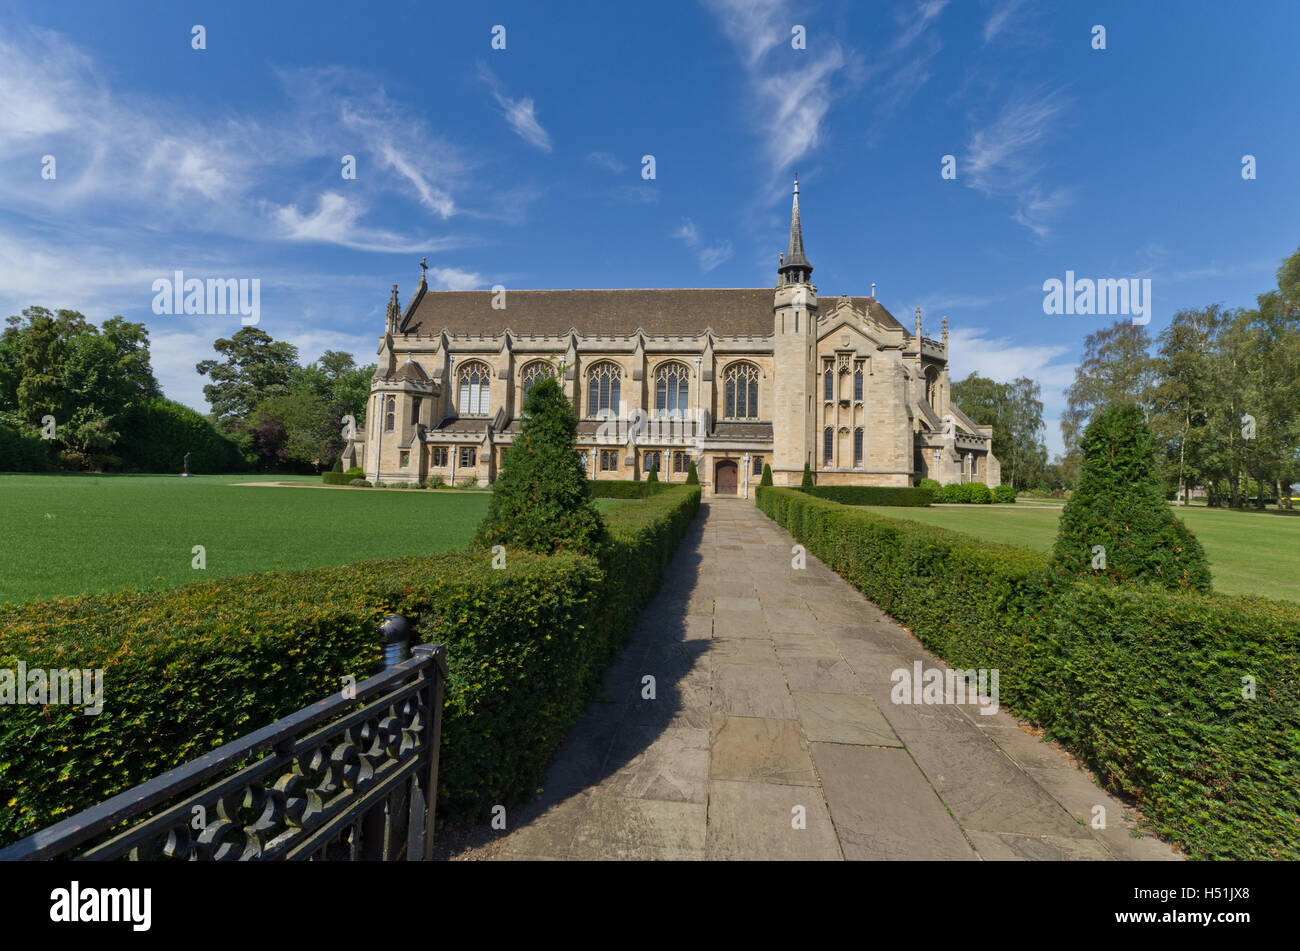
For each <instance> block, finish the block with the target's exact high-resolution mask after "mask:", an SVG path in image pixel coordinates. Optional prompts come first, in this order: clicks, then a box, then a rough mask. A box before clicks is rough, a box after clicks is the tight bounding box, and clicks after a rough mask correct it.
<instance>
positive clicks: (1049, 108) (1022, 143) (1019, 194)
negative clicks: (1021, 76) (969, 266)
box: [957, 90, 1071, 237]
mask: <svg viewBox="0 0 1300 951" xmlns="http://www.w3.org/2000/svg"><path fill="white" fill-rule="evenodd" d="M1068 106H1069V102H1068V101H1067V100H1066V99H1065V97H1064V95H1063V94H1062V93H1061V92H1060V90H1055V91H1042V90H1038V91H1034V92H1030V93H1023V94H1020V95H1018V96H1015V97H1014V98H1012V99H1009V100H1007V101H1006V102H1004V103H1003V104H1002V106H1001V108H1000V110H999V112H998V114H997V115H996V116H995V117H994V118H993V120H992V121H990V122H988V123H987V124H985V125H983V126H982V127H981V128H978V129H976V130H975V132H974V133H973V134H972V135H971V138H970V141H969V142H968V143H967V146H966V151H965V154H964V155H963V157H962V160H961V162H960V163H959V165H958V175H957V177H958V180H960V181H964V182H965V183H966V185H967V186H968V187H970V188H974V189H976V190H977V191H979V192H981V193H983V194H984V195H987V196H989V197H996V198H1004V199H1005V198H1012V199H1014V201H1015V209H1014V211H1013V212H1012V215H1011V217H1012V219H1013V220H1014V221H1016V222H1018V223H1019V224H1022V225H1024V226H1025V227H1026V228H1029V229H1030V230H1031V231H1033V232H1034V233H1035V234H1037V235H1038V236H1039V237H1043V236H1045V235H1047V234H1048V233H1049V231H1050V222H1051V221H1052V219H1054V218H1055V217H1056V215H1057V214H1058V213H1059V212H1060V211H1061V210H1062V209H1063V208H1065V207H1066V206H1068V205H1069V203H1070V200H1071V192H1070V189H1068V188H1066V187H1061V186H1058V187H1047V186H1045V185H1043V184H1041V183H1039V182H1038V181H1037V178H1038V176H1039V174H1040V173H1041V171H1042V165H1041V156H1040V148H1039V147H1040V145H1041V144H1042V143H1043V142H1044V140H1045V139H1047V138H1049V137H1050V136H1051V134H1052V133H1053V132H1054V126H1055V123H1056V121H1057V120H1058V119H1059V118H1060V117H1061V115H1062V114H1063V113H1064V112H1065V110H1066V109H1067V107H1068Z"/></svg>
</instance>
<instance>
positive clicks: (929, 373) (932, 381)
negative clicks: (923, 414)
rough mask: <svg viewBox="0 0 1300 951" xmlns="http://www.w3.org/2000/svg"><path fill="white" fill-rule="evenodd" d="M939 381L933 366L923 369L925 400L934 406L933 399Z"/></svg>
mask: <svg viewBox="0 0 1300 951" xmlns="http://www.w3.org/2000/svg"><path fill="white" fill-rule="evenodd" d="M938 389H939V381H938V378H937V377H936V376H935V373H934V368H933V367H930V368H929V369H927V370H926V371H925V401H926V402H927V403H929V404H930V406H931V407H934V406H935V405H936V404H935V400H936V399H937V398H938V395H939V394H938Z"/></svg>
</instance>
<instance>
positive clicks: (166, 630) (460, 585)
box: [0, 486, 700, 843]
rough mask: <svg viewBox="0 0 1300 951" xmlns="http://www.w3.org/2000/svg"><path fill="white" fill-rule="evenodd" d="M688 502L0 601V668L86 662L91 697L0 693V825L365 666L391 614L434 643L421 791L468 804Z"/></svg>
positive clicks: (460, 809) (547, 711)
mask: <svg viewBox="0 0 1300 951" xmlns="http://www.w3.org/2000/svg"><path fill="white" fill-rule="evenodd" d="M699 504H700V491H699V489H698V488H695V489H688V488H685V487H680V486H677V487H673V488H672V489H669V490H666V491H665V492H663V493H662V494H660V495H658V496H657V497H656V498H654V499H649V500H647V501H646V502H645V504H644V505H636V506H623V507H620V509H625V510H620V511H616V512H611V513H610V516H609V526H610V538H609V542H608V547H607V549H606V550H605V551H604V552H602V553H601V555H600V556H599V557H595V558H593V557H588V556H577V555H563V554H562V555H555V556H551V557H542V556H536V555H527V554H523V553H508V556H507V566H506V568H504V569H501V570H492V569H491V568H490V567H489V566H490V563H491V557H492V556H491V554H490V552H480V551H468V552H444V553H440V554H437V555H431V556H409V557H405V558H395V559H385V560H380V561H369V562H359V563H357V564H354V565H346V566H341V567H327V568H316V569H309V570H306V571H294V572H269V573H263V574H255V575H247V576H243V577H239V578H233V579H223V580H220V581H211V582H196V583H192V584H187V585H182V586H180V587H178V588H173V589H170V590H165V591H149V592H144V591H135V590H128V591H122V592H116V593H111V594H99V595H90V596H85V597H76V598H62V599H56V600H51V601H32V602H26V603H24V604H17V605H15V604H3V605H0V668H10V669H12V668H14V667H16V665H17V662H18V661H19V660H22V661H25V662H26V664H27V667H28V669H36V668H83V669H84V668H90V669H94V668H103V669H104V671H105V678H106V686H105V696H104V702H105V706H104V710H103V712H102V713H101V714H100V715H98V716H86V715H85V714H84V713H83V711H82V709H81V708H80V707H76V708H73V707H68V706H50V707H48V708H46V709H45V710H44V711H43V710H42V708H40V707H35V706H25V705H20V706H7V707H5V712H4V716H3V717H0V843H5V842H9V841H13V840H15V839H17V838H20V837H22V836H24V835H27V834H30V833H31V832H33V831H35V830H37V829H39V828H41V827H43V826H45V825H48V824H50V823H52V822H55V821H57V820H59V819H61V818H65V817H66V816H67V815H69V814H71V813H73V812H75V811H78V810H80V809H84V808H87V807H88V806H91V805H93V804H95V803H97V802H100V801H102V800H103V799H105V798H107V797H109V796H112V795H114V794H116V793H118V792H121V791H123V790H125V789H127V788H129V787H131V786H133V785H135V784H137V783H140V782H143V781H144V780H146V779H149V778H151V777H153V776H156V775H158V774H159V773H161V772H163V771H165V770H168V769H171V768H174V767H176V766H179V765H181V764H183V763H185V762H188V761H189V760H191V759H193V758H195V757H197V756H199V755H201V754H203V753H205V752H207V751H208V750H211V749H213V748H215V747H217V746H219V745H221V744H223V743H226V742H229V741H231V740H234V739H236V738H238V737H239V736H242V735H244V734H246V733H248V732H250V731H252V730H254V729H257V728H258V727H261V726H264V725H266V724H267V723H270V722H272V721H273V720H275V719H277V718H279V717H282V716H285V715H286V714H288V713H291V712H293V711H295V710H298V709H300V708H302V707H304V706H306V705H307V704H309V703H311V702H313V701H316V700H318V699H320V698H321V697H323V696H326V695H328V694H330V693H332V692H334V691H335V690H338V689H339V688H340V686H341V685H342V683H343V680H342V678H343V677H344V676H345V675H352V676H354V677H356V678H357V680H361V679H363V678H364V677H366V676H369V675H371V674H373V673H374V672H376V671H377V670H378V669H379V668H380V667H381V665H382V661H381V652H382V645H381V644H380V640H379V638H378V636H377V634H376V629H377V627H378V625H379V623H380V622H381V620H382V619H383V617H384V615H386V614H389V613H393V612H397V613H400V614H404V615H406V616H407V617H408V618H410V619H411V621H412V622H413V626H414V629H415V631H416V635H417V638H418V639H419V640H422V641H431V642H435V643H445V644H446V645H447V659H448V664H449V666H450V669H451V676H450V679H449V681H448V685H447V694H446V705H445V708H444V713H443V737H442V752H441V765H440V773H439V809H440V811H441V812H442V813H443V814H445V815H447V816H453V817H462V818H468V817H482V816H485V815H486V814H487V812H488V810H489V809H490V808H491V806H492V805H494V804H497V803H510V802H512V801H515V800H517V799H519V798H520V797H522V796H523V795H525V794H527V793H529V792H531V791H532V790H533V789H535V788H536V784H537V782H538V781H539V780H540V778H541V776H542V773H543V771H544V770H545V767H546V765H547V763H548V762H549V761H550V759H551V757H552V756H553V755H554V753H555V752H556V750H558V749H559V746H560V744H561V743H562V742H563V740H564V737H565V735H566V733H567V731H568V729H569V727H570V726H571V725H572V724H573V723H574V722H575V721H576V720H577V718H578V717H579V715H580V714H581V712H582V709H583V705H584V703H585V702H586V700H587V699H588V698H589V697H590V696H591V695H592V694H593V693H594V691H595V689H596V687H597V685H598V683H599V679H600V676H601V673H602V671H603V669H604V667H605V666H606V665H607V663H608V661H609V660H611V659H612V657H613V656H614V655H615V653H616V652H617V650H618V649H619V648H620V647H621V646H622V644H623V642H624V640H625V638H626V637H627V636H628V634H629V632H630V631H631V629H632V627H633V622H634V621H635V618H636V615H637V614H638V613H639V611H640V610H641V608H642V607H643V606H644V604H645V602H646V601H647V600H648V599H649V597H650V595H651V594H653V592H654V591H655V590H656V589H657V588H658V586H659V584H660V583H661V581H662V578H663V568H664V566H665V565H666V564H667V563H668V560H669V559H670V558H671V557H672V554H673V552H674V551H675V549H676V547H677V545H678V544H679V542H680V541H681V539H682V538H683V537H684V536H685V534H686V531H687V528H688V527H689V525H690V523H691V520H692V519H693V518H694V516H695V513H696V511H697V510H698V508H699Z"/></svg>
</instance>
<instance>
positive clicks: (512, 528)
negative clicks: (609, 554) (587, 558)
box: [474, 378, 605, 554]
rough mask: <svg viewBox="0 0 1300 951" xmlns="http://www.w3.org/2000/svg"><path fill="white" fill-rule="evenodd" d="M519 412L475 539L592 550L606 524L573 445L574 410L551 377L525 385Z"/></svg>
mask: <svg viewBox="0 0 1300 951" xmlns="http://www.w3.org/2000/svg"><path fill="white" fill-rule="evenodd" d="M523 411H524V420H523V425H522V427H521V429H520V433H519V437H518V438H517V439H516V440H515V442H514V443H513V445H512V446H511V447H510V455H509V461H508V462H507V463H506V464H505V465H504V466H503V467H502V469H501V472H500V473H499V474H498V476H497V480H496V483H495V484H494V485H493V487H492V498H491V500H490V501H489V502H488V511H487V514H486V515H485V516H484V517H483V521H482V522H481V523H480V524H479V527H478V531H477V532H476V533H475V536H474V537H475V542H476V543H477V544H479V545H482V546H484V547H486V546H491V545H506V546H516V547H518V548H521V549H523V550H525V551H533V552H540V553H543V554H550V553H553V552H557V551H577V552H594V551H596V550H597V549H598V548H599V547H600V546H601V545H602V543H603V540H604V537H605V525H604V520H603V519H602V518H601V516H600V512H599V511H597V509H596V506H595V505H594V503H593V502H592V496H591V484H590V483H589V482H588V481H587V478H586V473H584V472H583V471H582V463H581V461H580V460H579V458H578V453H577V450H576V448H575V440H576V437H577V433H578V420H577V417H575V416H574V415H573V408H572V407H571V406H570V405H569V401H568V399H566V398H565V396H564V392H563V391H562V390H561V389H560V386H559V384H558V383H556V382H555V380H554V378H545V379H542V380H539V381H538V382H537V383H536V384H534V385H533V386H532V387H531V388H530V389H529V391H528V396H527V397H526V399H525V400H524V406H523Z"/></svg>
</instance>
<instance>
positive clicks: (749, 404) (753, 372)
mask: <svg viewBox="0 0 1300 951" xmlns="http://www.w3.org/2000/svg"><path fill="white" fill-rule="evenodd" d="M725 390H726V407H725V412H724V416H725V418H727V419H758V367H756V366H754V364H752V363H733V364H732V365H731V366H729V367H727V374H726V386H725Z"/></svg>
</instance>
